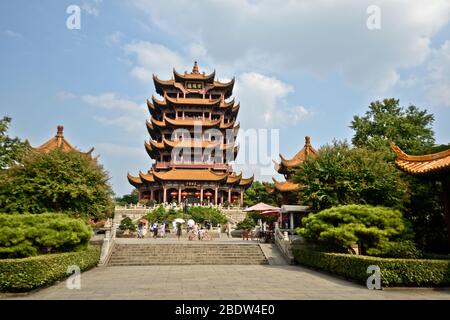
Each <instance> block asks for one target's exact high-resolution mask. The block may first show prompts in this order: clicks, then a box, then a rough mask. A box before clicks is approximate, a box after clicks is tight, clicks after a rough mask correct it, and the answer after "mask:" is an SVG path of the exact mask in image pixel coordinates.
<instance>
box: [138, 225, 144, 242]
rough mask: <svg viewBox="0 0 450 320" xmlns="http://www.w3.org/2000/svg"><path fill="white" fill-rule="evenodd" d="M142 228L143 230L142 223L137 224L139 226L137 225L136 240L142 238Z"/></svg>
mask: <svg viewBox="0 0 450 320" xmlns="http://www.w3.org/2000/svg"><path fill="white" fill-rule="evenodd" d="M142 228H143V226H142V223H141V222H139V224H138V239H141V238H142Z"/></svg>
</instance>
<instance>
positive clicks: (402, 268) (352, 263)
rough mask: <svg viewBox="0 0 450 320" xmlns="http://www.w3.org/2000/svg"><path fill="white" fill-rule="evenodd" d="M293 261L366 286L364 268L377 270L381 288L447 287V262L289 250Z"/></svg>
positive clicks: (449, 265) (449, 264) (449, 271)
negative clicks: (373, 267)
mask: <svg viewBox="0 0 450 320" xmlns="http://www.w3.org/2000/svg"><path fill="white" fill-rule="evenodd" d="M293 254H294V258H295V261H296V262H298V263H299V264H301V265H304V266H307V267H311V268H314V269H318V270H322V271H326V272H329V273H332V274H335V275H339V276H343V277H345V278H347V279H350V280H354V281H356V282H359V283H361V284H366V281H367V278H368V277H369V274H368V273H367V267H369V266H370V265H376V266H378V267H380V270H381V284H382V286H385V287H394V286H400V287H413V286H419V287H434V286H447V285H450V261H448V260H425V259H420V260H419V259H386V258H376V257H369V256H357V255H351V254H342V253H328V252H319V251H315V250H310V249H298V248H294V249H293Z"/></svg>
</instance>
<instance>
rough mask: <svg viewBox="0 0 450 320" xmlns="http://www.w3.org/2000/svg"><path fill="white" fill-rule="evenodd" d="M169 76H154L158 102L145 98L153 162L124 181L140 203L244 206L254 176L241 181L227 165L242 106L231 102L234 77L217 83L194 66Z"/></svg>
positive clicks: (233, 154)
mask: <svg viewBox="0 0 450 320" xmlns="http://www.w3.org/2000/svg"><path fill="white" fill-rule="evenodd" d="M173 76H174V77H173V78H172V79H171V80H161V79H159V78H158V77H157V76H156V75H154V76H153V82H154V85H155V89H156V92H157V93H158V94H159V95H160V96H161V97H162V99H158V98H156V97H154V96H152V97H151V100H147V107H148V110H149V112H150V118H149V119H148V120H147V123H146V126H147V131H148V133H149V135H150V140H149V141H146V142H145V143H144V146H145V149H146V151H147V153H148V155H149V156H150V157H151V158H152V159H153V160H155V163H154V164H153V165H152V167H151V168H150V169H149V170H148V171H147V172H140V173H139V175H138V176H132V175H130V174H128V181H129V182H130V184H132V185H133V186H135V187H136V188H137V189H138V191H139V200H140V201H142V200H154V201H156V202H159V203H166V202H178V203H181V202H182V201H184V200H186V199H188V200H189V201H190V202H193V203H205V202H208V203H212V204H225V203H226V202H228V203H233V202H234V203H239V204H240V205H242V204H243V195H244V191H245V189H246V188H248V187H250V186H251V184H252V182H253V176H252V177H249V178H243V177H242V174H236V173H235V172H233V169H232V167H231V165H230V164H229V162H230V161H233V160H234V159H235V157H236V156H237V153H238V151H239V146H238V145H236V144H235V138H236V136H237V133H238V131H239V124H238V123H237V122H236V118H237V115H238V112H239V108H240V105H239V104H237V105H235V100H234V99H229V98H230V97H231V95H232V93H233V86H234V78H233V79H232V80H231V81H229V82H219V81H216V80H215V71H214V72H212V73H211V74H208V75H207V74H205V73H204V72H203V73H200V72H199V70H198V65H197V62H195V63H194V67H193V69H192V72H185V73H184V74H180V73H178V72H177V71H175V69H174V70H173Z"/></svg>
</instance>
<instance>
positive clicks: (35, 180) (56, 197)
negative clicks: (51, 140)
mask: <svg viewBox="0 0 450 320" xmlns="http://www.w3.org/2000/svg"><path fill="white" fill-rule="evenodd" d="M108 179H109V177H108V175H107V173H106V172H105V171H104V170H103V168H102V167H101V166H99V165H97V164H96V163H95V162H93V161H92V160H91V159H89V158H87V157H86V156H84V155H82V154H80V153H78V152H74V151H71V152H64V151H62V150H59V149H58V150H54V151H52V152H50V153H47V154H44V153H39V152H31V153H30V154H29V155H28V156H26V157H25V158H24V159H23V161H22V163H21V164H20V165H17V164H16V165H14V166H12V167H11V168H10V169H8V170H5V172H3V173H2V177H1V179H0V211H3V212H5V213H27V212H28V213H43V212H64V213H68V214H73V215H75V216H83V217H93V218H94V219H103V218H106V217H108V216H110V215H111V213H112V209H113V203H112V198H111V195H112V190H111V187H110V186H109V184H108Z"/></svg>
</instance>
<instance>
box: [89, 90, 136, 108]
mask: <svg viewBox="0 0 450 320" xmlns="http://www.w3.org/2000/svg"><path fill="white" fill-rule="evenodd" d="M81 100H82V101H83V102H86V103H88V104H90V105H92V106H96V107H100V108H103V109H112V110H119V111H140V110H142V109H144V106H143V105H139V104H138V103H136V102H134V101H131V100H128V99H124V98H119V97H118V96H117V94H116V93H113V92H106V93H101V94H99V95H84V96H82V97H81Z"/></svg>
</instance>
